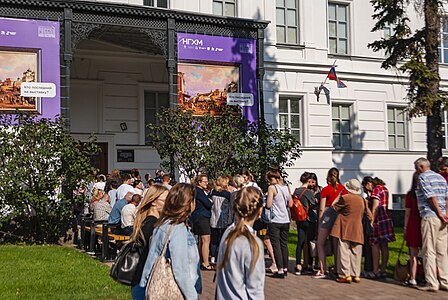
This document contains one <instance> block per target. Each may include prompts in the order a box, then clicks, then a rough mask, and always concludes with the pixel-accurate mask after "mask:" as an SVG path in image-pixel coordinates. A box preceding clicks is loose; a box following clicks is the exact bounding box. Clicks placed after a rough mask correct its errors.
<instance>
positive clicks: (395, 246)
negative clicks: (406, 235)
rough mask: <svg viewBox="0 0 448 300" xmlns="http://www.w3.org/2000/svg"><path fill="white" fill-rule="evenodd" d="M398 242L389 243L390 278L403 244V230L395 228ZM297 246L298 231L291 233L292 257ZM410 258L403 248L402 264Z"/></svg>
mask: <svg viewBox="0 0 448 300" xmlns="http://www.w3.org/2000/svg"><path fill="white" fill-rule="evenodd" d="M394 231H395V238H396V241H395V242H392V243H389V261H388V264H387V273H388V276H389V277H392V276H393V273H394V267H395V264H396V263H397V259H398V253H399V251H400V247H401V243H402V242H403V228H397V227H396V228H394ZM296 245H297V230H290V231H289V238H288V252H289V256H290V257H296ZM408 258H409V257H408V255H407V247H406V246H405V248H403V254H402V257H401V262H402V263H404V262H405V260H407V259H408ZM327 264H328V265H329V266H332V265H334V259H333V256H329V257H327Z"/></svg>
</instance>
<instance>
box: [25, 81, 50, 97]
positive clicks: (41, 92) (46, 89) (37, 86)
mask: <svg viewBox="0 0 448 300" xmlns="http://www.w3.org/2000/svg"><path fill="white" fill-rule="evenodd" d="M20 96H23V97H45V98H54V97H55V96H56V85H55V84H54V83H51V82H22V84H21V85H20Z"/></svg>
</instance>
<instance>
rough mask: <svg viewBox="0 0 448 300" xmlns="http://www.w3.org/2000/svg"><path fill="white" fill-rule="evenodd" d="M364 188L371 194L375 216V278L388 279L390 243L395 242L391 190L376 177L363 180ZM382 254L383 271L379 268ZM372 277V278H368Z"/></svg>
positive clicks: (372, 235) (370, 201)
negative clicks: (390, 204)
mask: <svg viewBox="0 0 448 300" xmlns="http://www.w3.org/2000/svg"><path fill="white" fill-rule="evenodd" d="M363 182H365V186H364V188H365V189H367V190H368V191H369V192H371V193H372V194H371V196H370V198H369V206H370V207H371V211H372V214H373V232H372V234H371V235H370V239H369V242H370V245H371V246H372V261H373V275H374V276H373V277H374V278H383V279H384V278H386V277H387V274H386V267H387V262H388V260H389V245H388V243H389V242H393V241H395V234H394V224H393V222H392V215H391V213H390V212H389V208H388V207H389V190H388V189H387V187H386V183H384V181H382V180H381V179H379V178H378V177H375V178H373V179H367V180H363ZM380 252H381V270H380V266H379V261H380ZM368 277H370V276H368Z"/></svg>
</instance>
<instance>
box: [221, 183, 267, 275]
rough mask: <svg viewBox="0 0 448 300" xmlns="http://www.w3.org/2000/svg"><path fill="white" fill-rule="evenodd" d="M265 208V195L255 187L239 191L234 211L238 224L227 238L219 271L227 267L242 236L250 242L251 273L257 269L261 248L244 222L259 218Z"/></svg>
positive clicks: (234, 203)
mask: <svg viewBox="0 0 448 300" xmlns="http://www.w3.org/2000/svg"><path fill="white" fill-rule="evenodd" d="M262 206H263V195H262V194H261V192H260V190H259V189H257V188H255V187H251V186H250V187H245V188H242V189H241V190H239V191H238V192H237V194H236V198H235V201H234V202H233V211H234V213H235V215H236V216H237V223H236V224H235V228H234V229H233V230H231V231H230V232H229V234H228V235H227V237H226V240H225V244H226V248H225V251H224V256H223V259H222V261H221V263H220V264H219V265H218V270H221V269H223V268H224V266H225V265H226V262H227V260H228V259H229V253H230V249H231V248H232V244H233V242H234V241H235V240H236V239H237V238H239V237H240V236H244V237H246V238H247V239H248V240H249V244H250V249H251V253H252V262H251V265H250V272H251V273H252V271H253V270H254V269H255V265H256V263H257V261H258V258H259V256H260V247H259V245H258V243H257V240H256V237H254V235H253V234H252V233H251V232H250V231H249V229H248V228H247V226H246V224H245V222H244V221H253V220H255V219H256V218H258V212H259V210H260V208H261V207H262Z"/></svg>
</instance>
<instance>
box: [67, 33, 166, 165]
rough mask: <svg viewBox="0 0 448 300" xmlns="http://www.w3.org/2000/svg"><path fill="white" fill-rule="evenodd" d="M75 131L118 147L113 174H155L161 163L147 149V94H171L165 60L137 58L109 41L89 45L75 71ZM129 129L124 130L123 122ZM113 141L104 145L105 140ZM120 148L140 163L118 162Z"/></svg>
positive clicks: (113, 154)
mask: <svg viewBox="0 0 448 300" xmlns="http://www.w3.org/2000/svg"><path fill="white" fill-rule="evenodd" d="M71 76H72V82H73V87H72V101H71V131H72V133H73V134H75V135H77V134H78V135H79V134H80V135H81V136H83V135H84V136H86V135H87V134H91V133H94V134H95V135H97V136H99V137H100V138H99V141H105V142H108V143H112V148H111V150H110V151H109V162H110V163H109V166H108V167H109V170H111V169H113V168H119V169H125V170H130V169H132V168H134V167H138V168H139V169H140V170H141V173H143V174H144V173H146V172H148V171H150V172H151V173H152V174H153V173H154V171H155V170H156V169H157V168H159V164H160V158H159V156H158V154H157V152H156V151H155V150H154V149H152V148H151V147H148V146H145V145H144V120H143V113H142V109H143V91H144V90H145V88H146V87H147V86H148V85H149V86H156V87H158V86H163V88H160V91H167V89H168V74H167V71H166V67H165V59H164V58H163V57H159V56H153V55H146V54H141V53H137V52H135V51H133V50H131V49H126V48H122V47H118V46H115V45H111V44H107V43H104V42H98V41H91V40H86V41H83V42H81V43H80V45H79V47H78V49H76V51H75V55H74V60H73V67H72V74H71ZM123 122H125V123H126V125H127V128H128V129H127V130H126V131H122V130H121V128H120V123H123ZM103 136H104V137H110V136H112V137H113V138H111V139H107V140H104V138H102V137H103ZM117 149H135V162H134V163H118V162H117V161H116V150H117Z"/></svg>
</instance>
